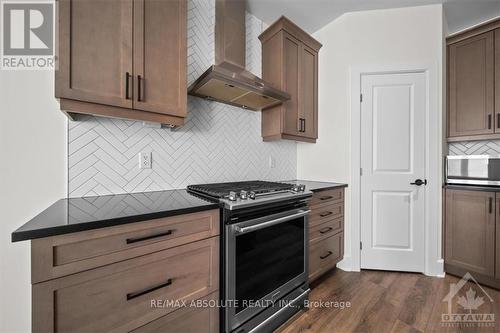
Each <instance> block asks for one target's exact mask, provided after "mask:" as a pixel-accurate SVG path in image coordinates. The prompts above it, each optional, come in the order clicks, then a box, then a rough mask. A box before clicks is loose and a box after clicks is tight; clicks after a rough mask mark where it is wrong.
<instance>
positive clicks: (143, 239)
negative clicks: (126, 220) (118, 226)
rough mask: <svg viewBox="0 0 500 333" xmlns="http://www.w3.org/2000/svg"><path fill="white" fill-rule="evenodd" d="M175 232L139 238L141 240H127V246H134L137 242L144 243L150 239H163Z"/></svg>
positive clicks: (168, 231)
mask: <svg viewBox="0 0 500 333" xmlns="http://www.w3.org/2000/svg"><path fill="white" fill-rule="evenodd" d="M173 232H174V231H173V230H167V231H165V232H162V233H159V234H155V235H151V236H145V237H139V238H127V244H132V243H137V242H142V241H145V240H148V239H153V238H158V237H163V236H168V235H171V234H172V233H173Z"/></svg>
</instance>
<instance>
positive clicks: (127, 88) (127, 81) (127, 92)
mask: <svg viewBox="0 0 500 333" xmlns="http://www.w3.org/2000/svg"><path fill="white" fill-rule="evenodd" d="M125 99H130V73H129V72H127V73H125Z"/></svg>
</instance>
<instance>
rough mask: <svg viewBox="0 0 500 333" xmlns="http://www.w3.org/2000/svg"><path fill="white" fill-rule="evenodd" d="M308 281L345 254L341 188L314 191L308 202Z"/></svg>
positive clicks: (324, 271) (327, 268)
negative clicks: (309, 211) (309, 210)
mask: <svg viewBox="0 0 500 333" xmlns="http://www.w3.org/2000/svg"><path fill="white" fill-rule="evenodd" d="M309 207H310V209H311V213H310V214H309V282H311V281H313V280H315V279H317V278H319V277H320V276H322V275H323V274H324V273H326V272H327V271H329V270H330V269H332V268H334V267H335V266H336V264H337V263H338V262H339V261H341V260H342V259H343V257H344V189H343V188H342V189H334V190H325V191H318V192H314V194H313V197H312V198H311V201H310V203H309Z"/></svg>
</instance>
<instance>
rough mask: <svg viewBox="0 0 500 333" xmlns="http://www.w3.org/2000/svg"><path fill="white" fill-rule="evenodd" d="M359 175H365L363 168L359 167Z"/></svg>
mask: <svg viewBox="0 0 500 333" xmlns="http://www.w3.org/2000/svg"><path fill="white" fill-rule="evenodd" d="M359 175H360V176H363V168H359Z"/></svg>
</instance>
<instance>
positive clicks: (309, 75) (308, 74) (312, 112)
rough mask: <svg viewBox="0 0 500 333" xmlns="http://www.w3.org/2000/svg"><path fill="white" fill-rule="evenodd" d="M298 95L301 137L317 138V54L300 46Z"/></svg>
mask: <svg viewBox="0 0 500 333" xmlns="http://www.w3.org/2000/svg"><path fill="white" fill-rule="evenodd" d="M301 55H302V59H301V63H300V65H301V70H300V73H301V76H300V93H301V95H300V96H301V97H300V99H301V101H300V103H301V105H300V107H301V109H300V118H302V119H303V120H302V121H303V124H302V126H303V128H302V132H301V134H300V135H301V136H304V137H307V138H314V139H316V138H317V137H318V132H317V116H318V54H317V53H316V52H315V51H314V50H313V49H311V48H309V47H307V46H305V45H304V44H302V54H301Z"/></svg>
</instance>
